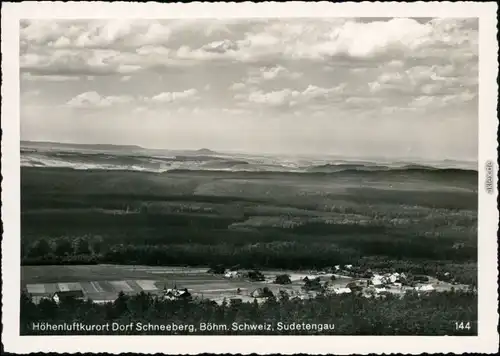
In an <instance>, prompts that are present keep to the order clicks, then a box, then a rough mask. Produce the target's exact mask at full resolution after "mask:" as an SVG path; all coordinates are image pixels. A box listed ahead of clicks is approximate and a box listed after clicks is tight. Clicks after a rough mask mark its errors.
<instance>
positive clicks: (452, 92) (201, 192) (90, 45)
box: [2, 3, 498, 352]
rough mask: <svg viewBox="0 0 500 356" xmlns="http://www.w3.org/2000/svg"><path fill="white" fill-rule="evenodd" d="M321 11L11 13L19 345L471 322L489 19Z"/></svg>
mask: <svg viewBox="0 0 500 356" xmlns="http://www.w3.org/2000/svg"><path fill="white" fill-rule="evenodd" d="M87 4H88V3H87ZM60 5H63V4H60ZM96 5H97V3H96ZM108 5H111V4H108ZM116 5H118V4H116ZM253 5H254V6H258V4H253ZM261 5H263V4H261ZM359 5H361V4H359ZM386 5H387V4H386ZM474 5H479V4H472V5H470V6H472V7H471V9H472V10H473V9H475V7H474ZM490 5H492V4H490ZM69 6H70V4H68V7H69ZM143 6H146V4H143ZM157 6H158V4H157ZM165 6H167V9H168V5H165ZM205 6H209V4H205ZM232 6H238V4H233V5H232ZM247 6H251V4H249V5H247ZM289 6H293V4H290V5H289ZM358 8H359V7H358ZM455 8H458V7H456V6H455ZM490 8H491V6H490ZM478 9H479V7H478ZM481 9H485V8H481ZM228 11H229V10H228ZM329 13H330V14H332V15H328V14H325V15H321V13H319V15H316V16H312V15H309V16H304V15H300V13H299V14H297V15H295V16H289V17H287V16H280V15H274V16H265V17H264V16H248V17H241V16H237V17H232V16H230V15H225V16H224V14H223V13H221V15H220V16H210V17H206V16H200V17H196V16H194V17H177V18H171V17H170V16H169V17H167V18H164V17H162V16H160V15H156V16H157V17H152V16H149V17H147V18H146V17H140V16H137V17H130V16H129V17H120V16H119V15H117V14H115V15H113V13H112V12H109V13H106V15H107V16H105V17H103V16H96V18H94V17H92V16H84V13H82V15H80V16H78V15H76V14H75V15H74V16H73V17H67V16H61V17H57V16H55V15H54V17H52V18H51V17H50V15H48V17H47V15H45V16H43V17H37V16H26V17H23V16H20V18H19V21H18V23H17V24H18V25H17V26H18V37H15V41H17V46H18V51H19V52H16V56H17V57H18V58H17V63H16V64H17V65H18V67H17V68H18V72H17V73H14V74H15V75H13V77H15V78H17V84H16V85H17V86H16V87H14V86H13V87H12V88H13V89H15V88H18V97H17V99H16V100H15V101H14V103H16V104H15V106H17V109H16V110H17V111H16V112H17V115H18V117H17V118H16V117H9V118H5V117H4V114H3V113H2V129H3V130H5V129H4V125H6V121H7V120H10V121H11V122H13V123H16V129H15V130H17V132H18V137H17V138H16V139H15V141H16V144H17V145H18V146H17V147H16V148H15V149H16V152H17V153H15V155H14V154H13V156H12V157H15V159H17V168H16V167H15V166H14V168H13V169H14V170H17V173H16V174H17V176H16V177H17V178H16V179H17V182H16V184H17V185H18V186H17V188H15V189H14V190H12V192H16V191H17V192H18V196H17V198H15V196H14V198H15V199H16V201H17V202H16V203H15V204H17V205H15V206H16V207H17V209H18V211H17V213H16V214H17V218H16V220H15V221H18V227H17V230H16V231H18V235H17V236H7V231H8V230H5V232H4V237H3V243H2V245H3V249H4V250H3V255H4V256H5V255H6V247H5V243H6V241H8V242H9V244H17V246H16V249H15V251H16V253H15V254H16V257H15V258H16V261H18V262H16V263H17V264H18V267H15V266H14V269H17V270H19V268H20V270H19V272H16V273H18V274H16V276H17V277H16V278H18V279H19V280H18V281H17V282H16V283H18V284H17V285H18V286H17V285H5V284H4V286H3V287H2V294H4V295H5V294H6V293H11V292H12V293H16V294H15V295H16V298H15V299H16V301H15V303H17V305H18V308H19V309H18V310H19V313H18V314H17V321H16V323H18V325H19V328H18V330H17V331H15V332H16V333H17V334H18V335H19V337H21V339H20V340H22V338H23V337H29V336H38V337H40V336H54V335H57V336H60V337H63V336H68V337H69V336H83V335H84V336H86V339H85V340H91V339H88V338H89V337H90V338H91V337H92V336H103V335H104V336H110V337H111V336H120V338H119V340H126V339H127V337H135V336H141V337H144V336H151V335H155V336H165V337H167V338H168V337H174V336H181V335H182V336H188V335H189V336H191V337H193V338H194V337H196V336H202V335H203V336H215V335H217V336H228V337H230V338H234V337H238V336H244V335H253V336H262V337H264V336H278V338H277V339H273V340H280V337H292V336H307V335H308V336H313V335H314V336H330V337H335V336H336V337H340V336H359V337H360V340H362V337H363V336H380V337H383V336H422V337H425V336H432V337H440V336H442V337H444V336H447V337H455V339H457V340H460V338H462V337H475V338H479V336H480V331H479V326H478V324H479V320H480V316H482V317H485V312H484V311H483V312H481V311H480V310H479V309H480V306H481V305H482V306H483V307H484V308H487V305H486V304H482V303H480V298H481V295H482V293H485V290H486V289H485V288H487V286H485V282H484V279H483V282H480V281H479V280H478V278H479V277H478V270H479V269H480V268H479V266H480V265H482V264H483V263H482V262H481V257H480V255H481V253H482V252H481V249H483V251H484V253H485V254H488V253H489V254H490V255H489V257H487V258H493V261H496V253H494V254H492V253H493V252H495V249H496V240H495V241H490V242H488V243H489V244H490V245H486V244H484V243H483V242H482V241H483V240H481V239H489V240H491V239H493V240H494V236H495V235H494V234H495V233H496V229H497V227H498V225H497V224H498V210H497V209H496V194H497V193H496V173H494V172H495V171H496V165H497V159H496V157H497V156H496V152H495V151H493V150H492V149H491V148H493V149H495V147H496V144H497V142H496V134H495V132H496V127H497V125H498V121H497V119H496V118H495V117H486V116H487V115H483V114H482V113H484V114H486V113H488V114H489V113H493V114H494V113H495V112H496V111H495V108H496V102H495V100H496V99H495V98H496V95H497V93H496V92H490V93H487V94H485V95H486V96H488V97H489V98H490V100H492V101H491V105H490V106H489V107H488V108H485V109H482V107H483V106H481V105H482V104H481V102H482V101H481V100H482V99H481V97H482V95H483V93H484V91H481V93H480V90H479V88H480V86H481V88H483V87H482V85H483V82H482V81H480V62H481V61H482V60H483V59H482V57H481V56H482V55H483V53H486V52H482V51H480V37H481V31H482V29H483V27H481V26H480V22H481V19H480V16H479V15H476V16H472V17H471V16H467V15H465V14H464V15H462V16H453V15H450V16H442V14H443V11H437V12H436V15H433V12H432V11H428V12H427V14H428V15H427V16H420V14H421V13H422V12H416V13H415V16H395V15H391V14H390V12H387V15H385V16H379V15H377V16H370V17H367V16H366V15H362V16H340V15H339V16H336V15H333V13H332V12H331V11H330V12H329ZM462 13H463V11H462ZM21 14H22V13H21ZM375 14H376V13H375ZM151 15H154V13H151ZM492 18H493V19H494V16H493V17H492ZM3 21H4V20H3V19H2V27H4V23H3ZM493 25H494V26H496V19H495V23H493ZM493 29H494V27H493ZM2 33H4V31H2ZM488 36H489V37H488V38H490V37H491V38H493V36H496V35H495V33H490V34H489V35H488ZM3 40H4V34H2V42H4V41H3ZM2 46H4V45H3V44H2ZM495 46H497V47H496V48H497V49H496V50H498V44H497V43H493V44H492V46H491V47H492V55H491V56H490V57H487V56H488V55H487V54H484V56H485V58H488V59H487V61H489V62H488V63H490V62H491V63H493V64H495V63H496V62H495V61H496V59H494V58H496V55H495V52H496V50H494V48H495ZM2 54H4V48H2ZM492 59H493V60H494V61H493V62H492ZM484 63H486V62H484ZM3 66H4V64H3ZM481 68H483V67H481ZM3 71H4V72H5V71H6V69H5V67H3ZM481 73H483V72H482V71H481ZM496 76H497V68H494V67H493V68H491V76H490V77H489V78H488V76H486V80H490V81H491V83H489V84H487V85H486V86H485V87H484V88H496V83H495V81H496V80H495V78H496ZM7 90H9V88H8V87H6V82H5V81H4V82H3V84H2V95H4V92H5V91H7ZM481 90H483V89H481ZM496 90H497V89H496ZM480 94H481V95H480ZM2 102H3V100H2ZM2 105H3V104H2ZM2 111H3V112H4V110H2ZM482 116H484V117H482ZM488 120H489V123H486V124H485V125H486V126H481V125H483V124H481V125H480V122H486V121H488ZM481 127H483V128H481ZM484 127H489V128H493V130H490V131H487V130H486V129H484ZM5 136H6V135H5V131H4V139H5ZM4 139H2V140H4ZM12 141H14V140H12ZM483 141H484V142H483ZM481 142H483V143H481ZM482 144H483V145H484V146H483V147H484V149H483V151H481V148H480V146H481V145H482ZM486 145H489V146H488V147H486ZM2 146H4V142H2ZM4 147H5V146H4ZM4 149H5V148H3V149H2V152H3V153H2V155H3V156H4V155H9V154H10V152H12V151H8V150H7V149H5V150H4ZM481 152H485V153H481ZM2 160H4V157H2ZM2 167H4V164H2ZM6 174H8V172H6V170H5V168H2V175H3V176H4V177H5V176H6ZM6 184H8V182H5V181H4V183H2V204H5V201H6V200H7V198H5V196H4V194H5V191H6V190H8V189H9V188H8V187H7V186H6ZM483 198H484V199H483ZM481 201H483V202H486V204H490V205H485V207H481V206H480V203H481ZM488 207H494V208H493V209H489V208H488ZM7 208H8V207H7ZM494 209H496V210H494ZM488 210H489V211H488ZM480 211H481V214H480V213H479V212H480ZM485 214H486V215H487V214H491V215H490V218H487V217H486V215H485ZM5 216H6V210H4V208H3V210H2V219H3V223H4V224H5V223H6V219H5ZM488 219H489V220H488ZM482 220H484V221H490V222H491V223H488V224H489V225H481V221H482ZM483 226H485V227H484V228H483ZM488 246H489V247H488ZM485 248H486V250H485ZM488 249H490V250H489V252H488ZM12 251H14V250H12ZM10 253H11V254H12V253H13V252H10ZM7 254H9V252H7ZM495 263H496V262H495ZM19 266H20V267H19ZM486 268H490V269H491V274H483V277H484V278H490V277H494V279H493V278H492V279H488V280H486V281H490V282H491V283H492V284H491V290H490V291H489V292H492V291H493V290H495V291H496V286H497V284H496V277H495V276H496V273H497V265H496V264H495V265H489V266H486V265H483V266H482V267H481V270H483V269H486ZM6 273H8V272H7V270H5V269H4V268H3V275H4V276H5V274H6ZM11 288H12V290H8V291H7V290H6V289H11ZM14 289H16V290H14ZM494 293H496V292H494ZM493 296H494V297H495V298H494V299H496V294H493ZM3 304H4V306H5V302H4V303H3ZM483 310H486V311H487V309H483ZM490 312H491V314H492V315H493V316H496V322H498V314H497V308H496V306H495V305H491V306H490ZM486 314H488V312H486ZM481 320H482V319H481ZM3 323H4V327H5V326H6V323H5V321H4V322H3ZM16 325H17V324H16ZM482 325H491V323H490V324H487V322H486V321H485V322H484V323H482ZM483 332H484V333H489V334H490V335H496V337H497V341H498V332H497V330H496V328H494V329H490V330H486V329H485V328H483ZM115 340H116V339H115ZM135 340H140V339H137V338H136V339H135ZM167 340H168V339H167ZM183 340H185V341H183V342H188V341H187V340H191V338H187V339H186V338H184V339H183ZM207 340H208V339H207ZM263 340H265V339H263ZM299 340H300V338H299ZM318 340H319V339H318ZM491 340H492V341H494V339H491ZM115 342H116V341H115ZM120 342H121V341H120ZM120 342H118V343H120ZM167 342H168V341H167ZM235 342H236V341H235ZM263 342H265V341H263ZM331 342H333V343H335V338H334V339H332V341H331ZM360 343H362V341H360ZM353 346H354V345H353ZM496 347H497V346H496ZM122 351H127V350H122ZM394 352H396V350H395V351H394Z"/></svg>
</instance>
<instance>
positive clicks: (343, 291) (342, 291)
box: [333, 288, 352, 294]
mask: <svg viewBox="0 0 500 356" xmlns="http://www.w3.org/2000/svg"><path fill="white" fill-rule="evenodd" d="M333 292H334V293H335V294H349V293H351V292H352V291H351V289H350V288H333Z"/></svg>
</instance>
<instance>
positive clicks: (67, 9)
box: [2, 1, 499, 354]
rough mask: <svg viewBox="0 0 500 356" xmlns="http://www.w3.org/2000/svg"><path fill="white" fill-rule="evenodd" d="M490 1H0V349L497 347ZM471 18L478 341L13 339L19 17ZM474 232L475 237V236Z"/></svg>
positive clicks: (494, 45)
mask: <svg viewBox="0 0 500 356" xmlns="http://www.w3.org/2000/svg"><path fill="white" fill-rule="evenodd" d="M496 12H497V4H496V3H494V2H489V3H478V2H455V3H451V2H416V3H404V2H362V3H338V4H334V3H328V2H289V3H273V2H265V3H252V2H245V3H200V2H197V3H189V4H182V3H169V4H166V3H163V4H162V3H133V2H130V3H129V2H113V3H108V2H66V3H64V2H35V1H33V2H31V1H30V2H28V1H27V2H21V3H3V4H2V73H3V75H2V76H3V82H2V130H3V135H2V176H3V181H2V222H3V228H4V233H3V240H2V282H3V283H2V286H3V288H2V323H3V335H2V340H3V343H4V348H5V351H7V352H12V353H30V352H68V353H76V352H109V353H121V352H135V353H157V352H161V353H168V354H198V353H231V354H236V353H241V354H250V353H258V354H269V353H281V354H295V353H312V354H326V353H332V354H351V353H358V354H369V353H376V354H381V353H403V354H419V353H423V352H426V353H464V352H478V353H496V352H497V351H498V342H499V336H498V332H497V326H498V312H497V305H498V293H497V287H498V286H497V278H498V269H497V268H498V263H497V262H498V261H497V247H498V246H497V239H496V236H497V230H498V219H499V215H498V207H497V191H496V182H494V187H495V188H494V193H493V194H488V193H487V192H486V190H485V180H486V170H485V169H483V167H484V165H485V163H486V162H487V161H493V162H494V165H495V169H494V177H495V178H496V171H497V169H496V166H497V163H496V162H497V145H498V142H497V136H496V132H497V128H498V118H497V95H498V86H497V82H496V78H497V76H498V61H497V53H498V42H497V39H496V33H497V18H496ZM222 17H224V18H225V17H233V18H252V17H284V18H286V17H288V18H292V17H302V18H305V17H463V18H467V17H468V18H470V17H477V18H479V115H478V117H479V139H478V142H479V150H478V152H479V159H478V162H479V167H478V168H479V169H478V170H479V187H478V190H479V205H478V217H479V222H478V251H479V252H478V255H479V256H478V266H481V267H480V268H478V291H479V292H478V303H479V305H478V336H300V337H298V336H126V337H124V336H20V335H19V309H20V302H19V297H20V283H21V279H20V243H19V239H20V199H19V197H20V150H19V145H20V122H19V120H20V119H19V118H20V115H19V111H20V108H19V105H20V100H19V96H20V89H19V86H20V84H19V80H20V79H19V78H20V75H19V20H20V19H30V18H31V19H64V18H66V19H75V18H81V19H91V18H106V19H110V18H150V19H153V18H155V19H157V18H222ZM479 236H481V238H479Z"/></svg>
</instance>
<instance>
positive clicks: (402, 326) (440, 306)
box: [21, 292, 477, 335]
mask: <svg viewBox="0 0 500 356" xmlns="http://www.w3.org/2000/svg"><path fill="white" fill-rule="evenodd" d="M475 320H477V296H476V295H475V294H474V293H472V292H444V293H432V294H430V295H427V296H419V295H417V294H413V295H407V296H406V297H404V298H398V297H395V296H392V295H387V296H386V297H385V298H379V299H368V298H364V297H361V296H357V295H338V296H325V295H319V296H318V297H316V298H315V299H309V300H307V299H306V300H300V299H291V298H290V297H289V296H288V295H287V294H286V293H281V294H280V295H278V296H272V297H270V298H268V299H267V300H266V301H265V302H264V303H257V301H255V302H253V303H241V302H236V301H232V300H230V301H227V302H223V303H222V305H218V304H216V303H215V302H211V301H209V300H191V301H187V300H178V301H165V300H162V299H160V298H159V297H157V296H153V295H149V294H145V293H140V294H138V295H134V296H128V295H125V294H120V295H119V296H118V298H117V299H116V300H115V301H114V302H110V303H107V304H95V303H92V302H91V301H79V300H74V299H66V300H63V301H62V302H61V303H60V304H56V303H55V302H54V301H52V300H51V299H44V300H42V301H41V302H40V303H39V304H35V303H33V302H32V301H31V299H30V297H29V295H27V294H22V295H21V334H22V335H28V334H44V333H45V334H50V333H52V334H64V333H73V334H74V333H77V332H68V331H67V332H64V331H40V330H33V323H35V324H37V323H44V322H46V323H49V324H62V323H68V324H72V323H73V322H77V323H83V324H87V325H91V324H103V323H117V324H120V325H128V324H130V323H131V322H133V323H136V324H137V323H144V324H147V323H150V324H156V325H160V324H177V325H186V324H190V325H194V328H195V329H191V332H193V333H197V334H204V333H205V334H245V333H246V334H335V335H475V334H476V333H477V325H476V323H475V322H474V321H475ZM278 322H281V323H283V325H290V324H292V323H297V324H302V323H305V324H308V323H309V324H329V325H332V324H334V326H335V328H334V329H333V330H321V331H319V330H300V331H298V330H285V328H284V327H283V328H281V330H280V329H279V328H278ZM201 323H213V324H218V325H226V326H227V329H226V330H223V329H222V328H219V329H217V330H211V331H208V330H206V331H203V330H201V329H200V324H201ZM233 323H239V324H243V323H246V324H248V325H257V324H271V325H272V329H271V330H268V329H266V330H261V331H258V330H250V331H249V330H246V331H238V330H236V331H235V330H233V329H232V325H233ZM461 323H462V324H461ZM79 333H83V334H85V333H89V334H99V333H107V334H113V333H115V334H116V333H122V334H141V333H148V334H169V333H170V334H172V333H174V332H166V331H156V332H155V331H147V332H145V331H144V330H137V329H132V330H126V331H125V330H124V331H121V332H117V331H115V332H113V331H112V330H111V329H110V330H109V331H101V332H96V331H93V332H85V331H82V332H79ZM177 333H179V334H185V333H190V331H189V330H186V331H179V332H177Z"/></svg>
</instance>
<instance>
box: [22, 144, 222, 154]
mask: <svg viewBox="0 0 500 356" xmlns="http://www.w3.org/2000/svg"><path fill="white" fill-rule="evenodd" d="M21 148H28V149H37V148H38V149H42V150H43V149H45V150H47V149H53V150H58V149H59V150H61V149H66V150H68V149H69V150H87V151H100V152H102V151H107V152H110V151H112V152H127V153H130V152H134V153H137V152H144V153H145V152H147V153H150V154H174V153H175V154H200V155H216V154H218V153H217V152H215V151H212V150H210V149H208V148H201V149H199V150H168V149H149V148H144V147H141V146H138V145H111V144H86V143H61V142H46V141H21Z"/></svg>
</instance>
